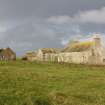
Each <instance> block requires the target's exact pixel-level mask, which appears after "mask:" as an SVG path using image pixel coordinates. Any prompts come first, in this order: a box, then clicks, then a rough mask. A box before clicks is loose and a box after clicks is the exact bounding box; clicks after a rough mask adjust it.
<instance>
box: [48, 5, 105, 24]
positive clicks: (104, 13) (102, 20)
mask: <svg viewBox="0 0 105 105" xmlns="http://www.w3.org/2000/svg"><path fill="white" fill-rule="evenodd" d="M48 21H49V22H51V23H56V24H64V23H68V22H69V23H79V24H80V23H95V24H105V7H103V8H100V9H93V10H89V11H80V12H78V13H77V14H74V16H72V17H71V16H68V15H67V16H66V15H64V16H52V17H49V18H48Z"/></svg>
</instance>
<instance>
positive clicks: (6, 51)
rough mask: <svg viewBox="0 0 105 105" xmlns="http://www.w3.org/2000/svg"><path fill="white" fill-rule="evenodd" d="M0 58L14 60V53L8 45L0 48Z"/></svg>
mask: <svg viewBox="0 0 105 105" xmlns="http://www.w3.org/2000/svg"><path fill="white" fill-rule="evenodd" d="M0 60H1V61H9V60H16V54H15V52H14V51H13V50H12V49H10V48H9V47H8V48H2V49H0Z"/></svg>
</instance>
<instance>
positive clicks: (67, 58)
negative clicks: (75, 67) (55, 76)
mask: <svg viewBox="0 0 105 105" xmlns="http://www.w3.org/2000/svg"><path fill="white" fill-rule="evenodd" d="M90 55H91V52H90V51H86V52H71V53H60V54H58V62H67V63H77V64H87V63H89V59H88V58H89V56H90Z"/></svg>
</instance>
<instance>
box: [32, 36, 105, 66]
mask: <svg viewBox="0 0 105 105" xmlns="http://www.w3.org/2000/svg"><path fill="white" fill-rule="evenodd" d="M32 58H33V57H32ZM34 58H35V60H39V61H50V62H58V63H62V62H66V63H77V64H97V65H104V64H105V48H104V47H103V46H102V42H101V38H100V37H98V36H94V37H93V38H92V40H89V41H82V42H81V41H73V42H72V43H68V45H67V46H66V47H65V48H64V49H60V50H59V49H54V48H43V49H39V50H38V51H37V52H36V53H35V56H34ZM33 61H34V60H33Z"/></svg>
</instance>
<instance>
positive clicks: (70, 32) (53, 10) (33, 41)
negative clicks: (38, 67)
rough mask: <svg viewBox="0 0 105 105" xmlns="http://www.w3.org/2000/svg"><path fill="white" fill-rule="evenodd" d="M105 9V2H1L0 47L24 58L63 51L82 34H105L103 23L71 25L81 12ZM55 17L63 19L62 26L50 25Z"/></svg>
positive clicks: (53, 0) (73, 0) (30, 0)
mask: <svg viewBox="0 0 105 105" xmlns="http://www.w3.org/2000/svg"><path fill="white" fill-rule="evenodd" d="M104 6H105V0H0V47H7V46H10V47H12V48H13V49H14V50H15V51H16V52H17V54H18V55H21V54H23V53H25V52H26V51H28V50H35V49H38V48H40V47H57V48H61V47H63V44H65V43H67V41H68V39H73V38H75V37H77V38H81V37H82V36H81V34H84V35H85V34H89V33H93V32H100V33H104V28H105V25H104V24H102V22H101V23H100V24H97V25H96V24H95V22H93V23H87V22H83V23H82V24H81V22H78V21H77V20H76V21H77V22H71V20H72V17H73V16H74V15H75V14H78V12H79V11H82V13H80V14H84V13H87V12H85V11H92V10H100V8H103V7H104ZM104 12H105V11H104ZM104 12H103V13H104ZM99 13H100V11H99ZM92 14H93V13H92ZM54 16H55V17H59V16H63V18H64V19H61V18H62V17H61V18H59V19H58V20H57V22H61V23H62V24H56V23H50V22H49V21H47V20H48V18H49V17H54ZM100 16H101V15H100ZM77 17H78V16H77ZM80 17H81V15H80V16H79V17H78V18H80ZM82 18H83V16H82ZM85 19H86V18H85ZM65 20H66V23H65ZM100 20H101V21H102V19H100ZM62 21H63V22H62ZM85 21H86V20H85ZM89 21H90V20H89ZM96 21H97V20H96Z"/></svg>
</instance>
